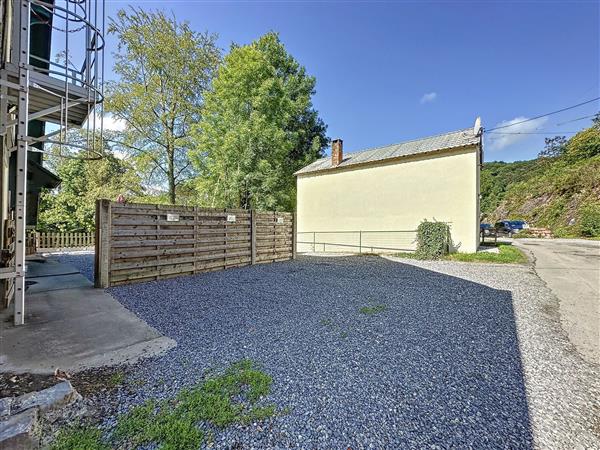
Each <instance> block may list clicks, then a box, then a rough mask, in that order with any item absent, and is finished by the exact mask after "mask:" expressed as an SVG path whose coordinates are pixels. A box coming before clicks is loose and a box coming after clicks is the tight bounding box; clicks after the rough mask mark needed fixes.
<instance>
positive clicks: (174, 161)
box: [106, 8, 221, 203]
mask: <svg viewBox="0 0 600 450" xmlns="http://www.w3.org/2000/svg"><path fill="white" fill-rule="evenodd" d="M108 31H109V33H114V34H116V35H117V37H118V39H119V45H118V52H117V53H116V54H115V55H114V58H115V65H114V69H113V71H114V72H115V74H117V75H118V76H119V80H118V81H116V82H110V83H108V84H107V99H106V107H107V110H108V111H109V112H110V113H112V115H113V116H114V117H116V118H117V119H121V120H124V121H125V123H126V124H127V128H126V130H125V131H124V132H123V133H122V140H121V141H120V143H121V144H122V145H123V147H124V148H126V149H128V151H129V152H130V153H131V154H132V155H133V156H135V158H136V160H137V165H138V167H140V168H141V169H144V170H145V172H146V179H147V182H148V184H149V185H152V186H165V185H166V186H167V188H168V193H169V200H170V202H171V203H175V201H176V192H177V186H178V185H179V184H180V183H182V182H184V181H185V180H186V179H188V178H189V177H190V176H191V174H192V167H191V164H190V161H189V158H188V150H189V149H190V145H191V142H190V139H189V133H190V127H191V126H192V124H194V123H196V122H198V121H199V120H200V117H201V114H202V106H203V98H204V94H205V92H206V90H207V88H208V87H209V85H210V82H211V79H212V77H213V74H214V73H215V71H216V68H217V66H218V64H219V61H220V58H221V54H220V51H219V49H218V47H217V45H216V36H215V35H212V34H207V33H204V34H201V33H197V32H195V31H193V30H192V29H191V28H190V27H189V25H188V24H187V23H181V22H177V20H176V19H175V18H174V17H173V18H170V17H167V16H166V15H165V14H163V13H162V12H147V11H143V10H141V9H135V8H131V10H130V11H125V10H120V11H119V12H118V13H117V16H116V18H115V19H114V20H112V21H111V23H110V25H109V27H108Z"/></svg>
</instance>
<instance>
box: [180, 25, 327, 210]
mask: <svg viewBox="0 0 600 450" xmlns="http://www.w3.org/2000/svg"><path fill="white" fill-rule="evenodd" d="M315 83H316V81H315V78H314V77H312V76H309V75H307V73H306V70H305V68H304V67H302V66H301V65H300V64H299V63H298V62H297V61H296V60H295V59H294V58H293V57H292V56H291V55H290V54H289V53H288V52H287V51H286V49H285V47H284V46H283V44H282V43H281V41H280V40H279V37H278V35H277V34H275V33H268V34H266V35H264V36H262V37H261V38H259V39H258V40H256V41H255V42H253V43H251V44H250V45H246V46H235V45H234V46H232V48H231V51H230V53H229V54H228V55H227V56H226V57H225V59H224V62H223V64H222V65H221V67H220V68H219V70H218V72H217V76H216V78H215V79H214V81H213V89H212V90H211V91H210V93H208V94H207V95H206V102H205V111H204V114H203V117H202V120H201V121H200V123H199V125H198V126H197V127H195V139H196V142H197V146H196V147H195V150H193V152H192V154H193V157H192V161H193V162H194V165H195V167H196V169H197V170H198V173H199V176H198V185H199V190H200V192H201V193H202V195H203V197H202V198H201V201H202V203H204V204H207V205H209V206H221V207H243V208H250V207H255V208H268V209H275V208H280V209H292V208H293V207H294V204H295V183H294V179H293V173H294V172H295V171H296V170H298V169H299V168H300V167H302V166H304V165H306V164H308V163H310V162H312V161H314V160H315V159H317V158H318V157H320V156H321V155H322V154H323V150H324V148H325V147H326V146H327V144H328V138H327V137H326V134H325V133H326V129H327V127H326V125H325V124H324V123H323V121H322V120H321V119H320V118H319V116H318V113H317V111H315V109H314V108H313V105H312V102H311V96H312V95H313V94H314V93H315Z"/></svg>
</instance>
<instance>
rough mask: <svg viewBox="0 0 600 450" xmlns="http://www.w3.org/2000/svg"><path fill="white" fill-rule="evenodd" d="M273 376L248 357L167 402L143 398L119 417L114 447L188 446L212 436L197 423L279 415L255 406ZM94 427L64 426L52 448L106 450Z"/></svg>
mask: <svg viewBox="0 0 600 450" xmlns="http://www.w3.org/2000/svg"><path fill="white" fill-rule="evenodd" d="M272 381H273V380H272V378H271V377H270V376H269V375H267V374H266V373H264V372H262V371H261V370H260V369H259V368H258V367H257V365H256V364H255V363H254V362H252V361H251V360H247V359H245V360H242V361H239V362H237V363H234V364H232V365H230V366H229V367H228V368H227V369H225V370H224V371H222V372H211V375H209V376H207V377H206V378H205V380H204V381H203V382H201V383H199V384H198V385H196V386H194V387H192V388H189V389H185V390H182V391H181V392H180V393H179V394H178V395H177V396H176V397H175V398H173V399H171V400H163V401H160V402H158V401H155V400H148V401H146V402H145V403H144V404H142V405H138V406H136V407H134V408H132V409H131V410H130V411H129V412H128V413H126V414H124V415H122V416H121V417H119V419H118V421H117V426H116V428H115V431H114V433H113V435H112V436H111V439H110V440H111V443H113V444H115V448H137V447H140V446H142V447H145V446H157V447H158V448H163V449H169V450H188V449H189V450H192V449H197V448H199V447H200V446H201V445H202V443H203V442H210V441H211V440H214V437H212V433H211V431H207V430H204V429H202V428H200V427H199V425H200V424H208V425H213V426H216V427H218V428H225V427H227V426H229V425H232V424H235V423H239V424H249V423H252V422H259V421H263V420H266V419H268V418H269V417H273V416H275V415H277V414H278V412H277V409H276V407H275V406H274V405H258V404H257V402H258V401H259V400H261V399H262V398H263V397H265V396H267V395H268V394H269V392H270V390H271V383H272ZM109 448H110V446H109V445H108V444H107V443H106V442H105V441H103V440H102V434H101V431H100V430H99V429H96V428H93V427H82V426H77V427H75V426H74V427H69V428H65V429H63V430H61V431H60V432H59V434H58V435H57V438H56V439H55V441H54V443H53V444H52V446H51V449H52V450H108V449H109Z"/></svg>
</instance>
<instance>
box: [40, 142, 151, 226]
mask: <svg viewBox="0 0 600 450" xmlns="http://www.w3.org/2000/svg"><path fill="white" fill-rule="evenodd" d="M59 154H60V156H58V155H59ZM47 164H48V166H49V167H52V170H54V171H55V172H56V174H57V175H58V176H59V177H60V179H61V180H62V181H61V184H60V186H59V187H58V189H56V190H53V191H47V192H44V193H43V194H42V197H41V200H40V215H39V221H38V229H39V230H42V231H92V230H93V229H94V226H95V219H94V217H95V205H96V199H98V198H109V199H113V200H114V199H116V198H117V196H118V195H120V194H122V195H125V196H126V197H127V198H132V197H134V198H135V197H139V196H140V195H142V194H143V188H142V186H141V180H140V177H139V176H138V175H137V173H136V171H135V170H134V168H133V167H132V165H131V164H130V163H129V161H127V160H123V159H120V158H118V157H116V156H115V153H113V150H112V149H111V148H109V147H108V146H106V145H105V149H104V156H103V157H102V158H100V159H91V160H86V159H82V158H81V155H76V154H75V153H74V152H68V151H65V150H64V149H63V151H61V152H59V151H58V149H57V148H53V149H51V150H50V155H49V157H48V159H47Z"/></svg>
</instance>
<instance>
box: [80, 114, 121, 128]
mask: <svg viewBox="0 0 600 450" xmlns="http://www.w3.org/2000/svg"><path fill="white" fill-rule="evenodd" d="M88 120H89V121H90V126H92V125H93V117H92V116H90V117H89V118H88ZM86 127H87V124H86V123H84V124H83V127H82V128H84V129H85V128H86ZM103 127H104V130H107V131H124V130H125V129H126V128H127V123H126V122H125V121H124V120H121V119H116V118H114V117H113V116H112V115H110V114H104V124H103ZM96 129H97V130H100V114H96Z"/></svg>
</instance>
